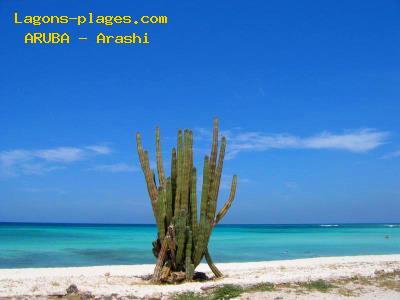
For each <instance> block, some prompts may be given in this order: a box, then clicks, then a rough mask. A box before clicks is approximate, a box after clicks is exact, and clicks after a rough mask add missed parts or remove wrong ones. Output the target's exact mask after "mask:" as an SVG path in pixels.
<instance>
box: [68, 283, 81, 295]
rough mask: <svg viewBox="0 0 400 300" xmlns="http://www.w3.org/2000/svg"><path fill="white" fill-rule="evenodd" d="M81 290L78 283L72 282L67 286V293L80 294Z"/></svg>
mask: <svg viewBox="0 0 400 300" xmlns="http://www.w3.org/2000/svg"><path fill="white" fill-rule="evenodd" d="M78 293H79V290H78V287H77V286H76V284H71V285H70V286H69V287H68V288H67V294H68V295H70V294H78Z"/></svg>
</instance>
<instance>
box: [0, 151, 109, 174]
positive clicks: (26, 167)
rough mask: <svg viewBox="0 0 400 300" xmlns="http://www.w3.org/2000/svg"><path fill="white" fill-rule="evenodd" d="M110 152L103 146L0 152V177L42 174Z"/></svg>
mask: <svg viewBox="0 0 400 300" xmlns="http://www.w3.org/2000/svg"><path fill="white" fill-rule="evenodd" d="M110 152H111V150H110V149H109V148H108V147H105V146H88V147H79V148H78V147H57V148H50V149H39V150H24V149H16V150H9V151H2V152H0V175H3V176H17V175H33V174H36V175H38V174H44V173H47V172H50V171H53V170H56V169H60V168H63V165H65V164H69V163H73V162H77V161H81V160H84V159H87V158H89V157H91V156H94V155H104V154H108V153H110Z"/></svg>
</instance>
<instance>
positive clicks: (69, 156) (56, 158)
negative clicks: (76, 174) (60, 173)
mask: <svg viewBox="0 0 400 300" xmlns="http://www.w3.org/2000/svg"><path fill="white" fill-rule="evenodd" d="M32 154H33V155H34V156H35V157H36V158H41V159H43V160H45V161H52V162H62V163H69V162H74V161H78V160H82V159H83V158H84V156H85V155H86V154H87V153H86V151H85V150H84V149H80V148H72V147H60V148H54V149H45V150H38V151H34V152H33V153H32Z"/></svg>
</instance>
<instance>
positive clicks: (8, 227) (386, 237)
mask: <svg viewBox="0 0 400 300" xmlns="http://www.w3.org/2000/svg"><path fill="white" fill-rule="evenodd" d="M333 225H335V226H333ZM155 236H156V228H155V226H154V225H78V224H74V225H71V224H10V223H0V268H23V267H24V268H25V267H61V266H95V265H120V264H143V263H154V262H155V259H154V257H153V255H152V252H151V247H152V246H151V242H152V241H153V240H154V239H155ZM210 251H211V255H212V257H213V259H214V260H215V261H216V262H241V261H261V260H278V259H294V258H306V257H319V256H343V255H365V254H393V253H400V225H399V224H352V225H348V224H347V225H345V224H321V225H219V226H217V227H216V228H215V229H214V232H213V235H212V238H211V244H210Z"/></svg>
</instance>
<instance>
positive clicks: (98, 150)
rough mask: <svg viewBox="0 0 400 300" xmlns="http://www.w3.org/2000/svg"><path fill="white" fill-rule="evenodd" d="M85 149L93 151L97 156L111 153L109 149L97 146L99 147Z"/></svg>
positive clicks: (93, 146)
mask: <svg viewBox="0 0 400 300" xmlns="http://www.w3.org/2000/svg"><path fill="white" fill-rule="evenodd" d="M86 149H89V150H91V151H94V152H96V153H98V154H110V153H111V152H112V150H111V148H110V147H107V146H99V145H92V146H87V147H86Z"/></svg>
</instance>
